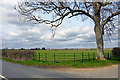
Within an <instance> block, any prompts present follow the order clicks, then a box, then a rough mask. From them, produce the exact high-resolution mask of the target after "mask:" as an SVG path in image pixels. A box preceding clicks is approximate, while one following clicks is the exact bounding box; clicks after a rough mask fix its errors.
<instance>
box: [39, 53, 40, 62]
mask: <svg viewBox="0 0 120 80" xmlns="http://www.w3.org/2000/svg"><path fill="white" fill-rule="evenodd" d="M39 62H40V53H39Z"/></svg>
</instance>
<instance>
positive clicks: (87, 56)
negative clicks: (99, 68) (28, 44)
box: [2, 50, 119, 62]
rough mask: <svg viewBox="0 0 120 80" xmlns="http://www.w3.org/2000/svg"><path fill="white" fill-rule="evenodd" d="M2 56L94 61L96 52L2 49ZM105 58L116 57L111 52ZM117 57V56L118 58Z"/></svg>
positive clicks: (26, 58)
mask: <svg viewBox="0 0 120 80" xmlns="http://www.w3.org/2000/svg"><path fill="white" fill-rule="evenodd" d="M2 56H3V57H7V58H11V59H14V60H18V61H29V60H37V61H39V62H48V61H49V62H67V61H70V62H76V61H82V62H84V61H94V60H95V59H96V56H97V53H35V52H34V51H25V50H23V51H2ZM104 56H105V58H106V59H116V58H114V56H113V55H112V53H105V54H104ZM118 59H119V58H118Z"/></svg>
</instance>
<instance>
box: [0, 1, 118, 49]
mask: <svg viewBox="0 0 120 80" xmlns="http://www.w3.org/2000/svg"><path fill="white" fill-rule="evenodd" d="M19 1H21V0H1V1H0V10H1V12H2V13H1V12H0V19H1V20H0V32H1V33H2V35H1V34H0V37H1V38H2V39H1V40H2V48H5V47H7V48H34V47H39V48H42V47H45V48H50V49H52V48H96V40H95V33H94V31H93V29H94V23H93V21H92V20H90V19H87V20H86V21H84V22H83V21H81V17H80V16H78V17H75V18H72V19H67V18H66V19H65V20H64V21H63V23H62V25H60V26H59V27H58V29H57V31H56V34H55V37H54V38H52V37H51V35H52V31H51V28H50V27H49V26H48V25H45V24H33V23H27V22H22V21H20V15H19V14H18V13H17V11H16V10H15V9H14V6H15V5H16V4H17V2H19ZM104 43H105V45H104V46H105V48H112V47H116V46H118V36H117V33H116V34H114V35H113V36H112V38H111V41H110V40H109V38H108V37H106V36H104Z"/></svg>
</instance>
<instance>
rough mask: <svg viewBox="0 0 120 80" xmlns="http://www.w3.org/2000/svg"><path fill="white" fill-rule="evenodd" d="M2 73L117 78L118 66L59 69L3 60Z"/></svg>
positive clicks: (48, 76) (29, 75)
mask: <svg viewBox="0 0 120 80" xmlns="http://www.w3.org/2000/svg"><path fill="white" fill-rule="evenodd" d="M2 75H3V76H4V77H6V78H117V77H118V67H116V66H115V67H111V68H108V69H103V70H90V71H86V70H82V71H81V70H73V71H72V70H71V71H69V70H68V71H58V70H49V69H46V68H38V67H31V66H24V65H20V64H14V63H10V62H6V61H2Z"/></svg>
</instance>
